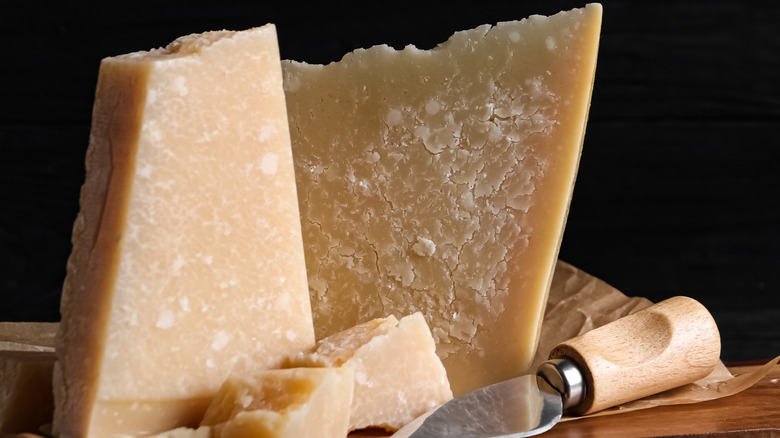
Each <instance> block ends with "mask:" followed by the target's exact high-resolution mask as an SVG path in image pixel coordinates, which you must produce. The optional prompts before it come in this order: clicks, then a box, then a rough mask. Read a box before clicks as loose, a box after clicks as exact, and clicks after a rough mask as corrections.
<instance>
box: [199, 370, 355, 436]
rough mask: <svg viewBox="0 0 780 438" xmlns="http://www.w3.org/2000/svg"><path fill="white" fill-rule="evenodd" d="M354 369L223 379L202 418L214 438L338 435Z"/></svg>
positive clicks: (272, 372) (342, 433)
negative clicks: (210, 428)
mask: <svg viewBox="0 0 780 438" xmlns="http://www.w3.org/2000/svg"><path fill="white" fill-rule="evenodd" d="M353 381H354V372H353V370H352V369H350V368H291V369H285V370H270V371H266V372H264V373H260V374H257V375H255V376H252V377H246V378H241V379H233V378H231V379H229V380H227V381H226V382H225V384H224V385H222V388H220V390H219V392H218V393H217V395H216V396H215V397H214V400H213V402H212V403H211V405H210V406H209V408H208V410H207V411H206V414H205V416H204V418H203V422H202V424H203V426H210V427H212V428H213V431H214V435H213V436H214V437H215V438H244V437H245V438H253V437H268V438H271V437H274V438H299V437H321V438H342V437H345V436H346V435H347V425H348V421H349V406H350V402H351V401H352V388H353Z"/></svg>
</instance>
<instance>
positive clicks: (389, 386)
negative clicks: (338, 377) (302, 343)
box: [288, 313, 452, 430]
mask: <svg viewBox="0 0 780 438" xmlns="http://www.w3.org/2000/svg"><path fill="white" fill-rule="evenodd" d="M288 365H289V366H320V367H342V368H349V369H352V370H354V373H355V393H354V396H353V399H352V409H351V414H350V420H349V422H350V426H349V428H350V430H355V429H362V428H367V427H379V428H384V429H388V430H395V429H400V428H401V427H403V426H404V425H405V424H406V423H408V422H410V421H412V420H413V419H415V418H417V417H418V416H420V415H422V414H424V413H425V412H427V411H428V410H429V409H431V408H433V407H435V406H437V405H439V404H442V403H444V402H446V401H448V400H450V399H451V398H452V391H451V390H450V385H449V382H448V381H447V374H446V372H445V370H444V367H443V366H442V363H441V360H439V358H438V357H437V356H436V352H435V346H434V343H433V338H432V337H431V332H430V330H429V329H428V326H427V325H426V323H425V319H424V318H423V316H422V314H421V313H415V314H413V315H409V316H406V317H404V318H401V321H398V319H396V318H395V317H394V316H389V317H387V318H378V319H375V320H372V321H368V322H365V323H363V324H359V325H357V326H355V327H352V328H350V329H347V330H344V331H343V332H339V333H336V334H334V335H331V336H329V337H327V338H325V339H322V340H320V341H318V342H317V345H316V347H315V348H314V350H313V351H311V352H307V353H303V354H299V355H296V356H295V357H293V358H291V359H290V362H289V363H288Z"/></svg>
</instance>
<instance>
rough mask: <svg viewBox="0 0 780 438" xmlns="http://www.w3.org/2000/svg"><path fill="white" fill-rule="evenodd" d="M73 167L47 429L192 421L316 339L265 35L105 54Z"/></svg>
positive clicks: (282, 111) (83, 430)
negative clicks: (53, 397) (82, 177)
mask: <svg viewBox="0 0 780 438" xmlns="http://www.w3.org/2000/svg"><path fill="white" fill-rule="evenodd" d="M249 54H251V56H249ZM86 167H87V175H86V182H85V184H84V187H83V189H82V196H81V209H80V213H79V216H78V218H77V219H76V223H75V225H74V229H73V253H72V254H71V257H70V259H69V262H68V272H67V278H66V280H65V284H64V289H63V297H62V305H61V312H62V323H61V325H60V331H59V334H58V343H57V350H58V356H59V364H60V367H59V368H58V369H57V371H56V373H55V391H56V394H57V411H56V413H55V423H54V426H55V433H57V434H59V435H60V436H62V437H100V438H106V437H112V436H118V435H121V434H150V433H156V432H161V431H164V430H169V429H173V428H175V427H178V426H189V425H191V423H192V421H193V419H194V421H195V422H196V424H197V421H199V418H200V416H201V415H202V414H203V411H204V410H205V408H206V406H207V405H208V402H209V400H210V397H211V396H212V395H213V394H214V393H215V392H216V391H217V390H218V388H219V387H220V385H221V384H222V382H223V381H224V380H225V378H226V377H227V376H228V375H239V376H240V375H243V374H245V373H247V372H250V371H251V372H254V371H256V370H258V369H264V368H269V367H274V366H277V365H278V364H279V362H280V361H281V360H282V358H284V357H285V356H287V355H289V354H291V353H293V352H296V351H299V350H300V349H302V348H307V347H309V346H311V345H313V343H314V337H313V329H312V322H311V309H310V304H309V298H308V292H307V287H306V274H305V262H304V257H303V243H302V240H301V230H300V222H299V212H298V205H297V201H296V193H295V179H294V173H293V166H292V156H291V150H290V141H289V131H288V123H287V116H286V108H285V100H284V93H283V89H282V83H281V67H280V61H279V54H278V46H277V40H276V31H275V28H274V27H273V26H272V25H268V26H264V27H261V28H256V29H251V30H248V31H244V32H227V31H222V32H210V33H205V34H201V35H191V36H187V37H182V38H180V39H178V40H176V41H175V42H173V43H171V44H170V45H168V46H167V47H166V48H163V49H158V50H152V51H149V52H138V53H131V54H127V55H122V56H117V57H113V58H106V59H104V60H103V62H102V63H101V67H100V74H99V79H98V84H97V91H96V96H95V106H94V110H93V124H92V132H91V136H90V145H89V149H88V152H87V159H86Z"/></svg>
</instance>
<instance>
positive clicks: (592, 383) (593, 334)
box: [550, 297, 720, 415]
mask: <svg viewBox="0 0 780 438" xmlns="http://www.w3.org/2000/svg"><path fill="white" fill-rule="evenodd" d="M719 357H720V333H719V332H718V327H717V325H716V324H715V321H714V320H713V319H712V316H711V315H710V313H709V312H708V311H707V309H706V308H704V306H702V305H701V304H700V303H699V302H698V301H696V300H694V299H692V298H688V297H674V298H670V299H668V300H665V301H662V302H660V303H658V304H655V305H653V306H650V307H648V308H646V309H644V310H641V311H639V312H637V313H634V314H632V315H628V316H625V317H623V318H620V319H618V320H617V321H615V322H612V323H610V324H607V325H605V326H602V327H599V328H597V329H594V330H591V331H589V332H587V333H584V334H582V335H580V336H577V337H576V338H573V339H570V340H568V341H566V342H563V343H561V344H559V345H558V346H556V347H555V348H554V349H553V350H552V352H550V359H560V358H568V359H569V360H571V361H573V362H574V363H575V364H576V365H577V366H578V368H579V369H580V371H581V372H582V375H583V379H584V382H585V396H584V400H583V401H582V403H580V404H579V405H578V406H577V407H575V408H573V409H572V410H571V412H572V413H574V414H577V415H584V414H588V413H591V412H595V411H599V410H602V409H606V408H608V407H611V406H615V405H618V404H620V403H625V402H627V401H631V400H636V399H639V398H642V397H645V396H648V395H651V394H655V393H658V392H661V391H665V390H667V389H671V388H675V387H678V386H681V385H684V384H687V383H691V382H694V381H696V380H699V379H701V378H703V377H705V376H707V375H708V374H709V373H711V372H712V370H713V369H714V368H715V365H716V364H717V363H718V359H719Z"/></svg>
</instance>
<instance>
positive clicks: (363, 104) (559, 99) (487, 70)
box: [282, 4, 601, 394]
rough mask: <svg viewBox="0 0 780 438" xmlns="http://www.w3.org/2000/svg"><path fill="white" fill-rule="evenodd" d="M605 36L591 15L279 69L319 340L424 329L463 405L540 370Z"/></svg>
mask: <svg viewBox="0 0 780 438" xmlns="http://www.w3.org/2000/svg"><path fill="white" fill-rule="evenodd" d="M600 25H601V6H600V5H598V4H592V5H588V6H587V7H585V8H583V9H577V10H572V11H568V12H562V13H559V14H557V15H554V16H551V17H542V16H533V17H530V18H527V19H525V20H521V21H517V22H504V23H499V24H497V25H495V26H492V27H491V26H488V25H485V26H481V27H478V28H476V29H473V30H469V31H463V32H458V33H456V34H455V35H453V36H452V37H451V38H450V39H449V40H448V41H447V42H445V43H443V44H441V45H439V46H438V47H436V48H434V49H432V50H419V49H417V48H415V47H413V46H408V47H406V48H405V49H403V50H400V51H396V50H394V49H392V48H390V47H387V46H376V47H372V48H369V49H365V50H364V49H361V50H356V51H355V52H353V53H349V54H347V55H346V56H344V58H343V59H342V60H341V61H340V62H336V63H331V64H329V65H325V66H323V65H309V64H304V63H298V62H291V61H283V63H282V68H283V70H284V81H285V82H284V83H285V90H286V96H287V108H288V117H289V119H290V131H291V136H292V145H293V155H294V157H295V158H294V159H295V166H296V168H295V169H296V178H297V182H298V197H299V202H300V208H301V215H302V218H301V222H302V226H303V235H304V241H305V242H306V263H307V269H308V276H309V292H310V294H311V298H312V308H313V314H314V325H315V334H316V337H317V338H318V339H319V338H322V337H324V336H327V335H330V334H333V333H336V332H338V331H340V330H344V329H346V328H348V327H351V326H353V325H355V324H358V323H361V322H364V321H367V320H370V319H372V318H376V317H381V316H384V315H387V314H401V315H406V314H411V313H413V312H416V311H420V312H422V313H423V314H424V315H425V318H426V320H427V321H428V324H429V325H430V327H431V330H432V332H433V336H434V338H435V340H436V344H437V353H438V354H439V356H440V357H441V358H442V360H443V362H444V365H445V367H446V368H447V374H448V375H449V378H450V381H451V384H452V388H453V391H454V392H455V393H456V394H461V393H464V392H466V391H468V390H471V389H474V388H476V387H479V386H483V385H487V384H489V383H493V382H495V381H498V380H502V379H506V378H511V377H513V376H516V375H517V374H519V373H521V372H523V371H524V370H525V369H526V368H527V367H528V366H529V365H530V362H531V360H532V358H533V355H534V350H535V346H536V343H537V339H538V336H539V328H540V323H541V319H542V314H543V312H544V308H545V301H546V296H547V291H548V289H549V284H550V279H551V277H552V272H553V267H554V265H555V260H556V258H557V254H558V250H559V246H560V241H561V238H562V233H563V228H564V224H565V222H566V215H567V212H568V207H569V203H570V199H571V195H572V190H573V184H574V180H575V175H576V172H577V166H578V162H579V157H580V151H581V145H582V142H583V136H584V130H585V124H586V119H587V114H588V109H589V104H590V96H591V89H592V84H593V78H594V72H595V65H596V54H597V48H598V41H599V32H600Z"/></svg>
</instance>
